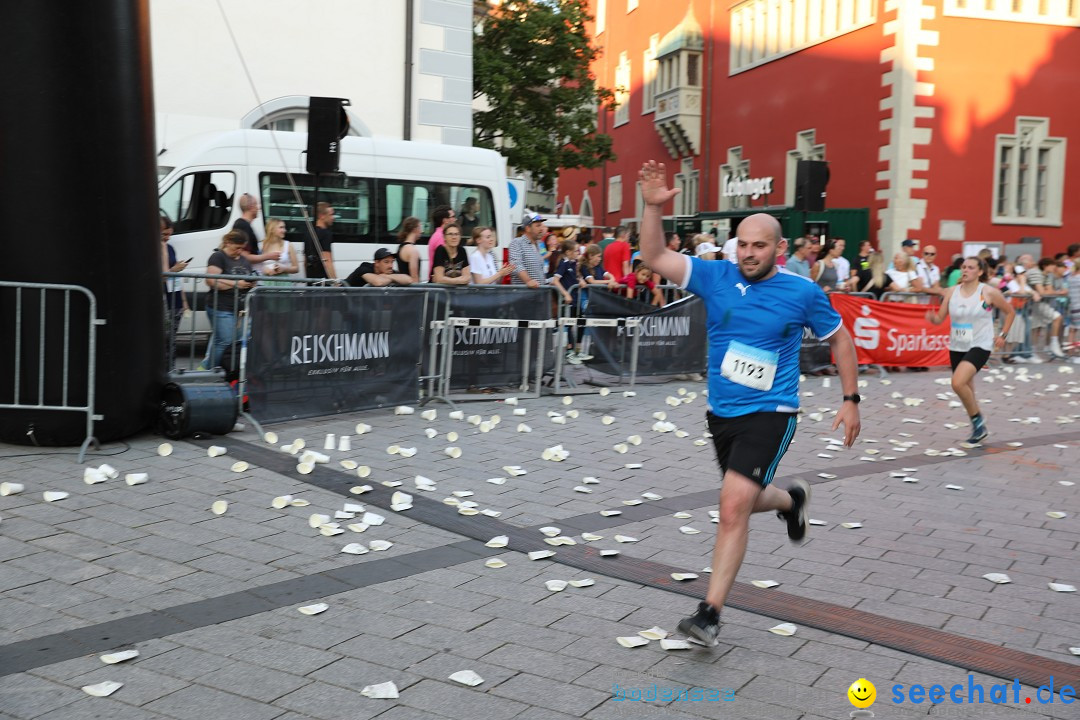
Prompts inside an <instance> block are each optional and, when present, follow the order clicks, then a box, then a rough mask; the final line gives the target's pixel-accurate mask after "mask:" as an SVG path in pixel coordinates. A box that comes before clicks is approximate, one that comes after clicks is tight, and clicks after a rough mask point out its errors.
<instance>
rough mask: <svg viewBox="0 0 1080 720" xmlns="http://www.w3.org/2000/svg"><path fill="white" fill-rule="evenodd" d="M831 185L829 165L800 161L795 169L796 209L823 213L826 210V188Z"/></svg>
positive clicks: (821, 161) (813, 161)
mask: <svg viewBox="0 0 1080 720" xmlns="http://www.w3.org/2000/svg"><path fill="white" fill-rule="evenodd" d="M828 184H829V163H827V162H825V161H824V160H800V161H799V162H798V165H797V166H796V168H795V209H796V210H801V211H803V212H821V211H822V210H824V209H825V186H826V185H828Z"/></svg>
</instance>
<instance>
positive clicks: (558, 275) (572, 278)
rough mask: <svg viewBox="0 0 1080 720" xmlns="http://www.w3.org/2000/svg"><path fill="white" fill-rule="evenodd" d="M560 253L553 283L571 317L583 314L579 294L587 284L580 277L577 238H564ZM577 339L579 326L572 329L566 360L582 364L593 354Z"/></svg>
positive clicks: (574, 363) (561, 242)
mask: <svg viewBox="0 0 1080 720" xmlns="http://www.w3.org/2000/svg"><path fill="white" fill-rule="evenodd" d="M558 252H559V254H560V255H561V257H562V260H561V261H560V262H559V266H558V267H557V268H556V269H555V274H554V275H552V276H551V277H552V280H553V283H552V284H553V285H554V286H555V287H556V288H558V289H559V293H560V294H561V295H562V298H563V301H564V302H565V303H566V305H567V307H569V308H570V310H569V312H570V316H571V317H575V318H576V317H580V316H581V301H580V299H579V295H580V294H581V293H580V290H581V288H583V287H585V286H586V283H585V280H584V278H581V277H578V267H579V262H580V255H581V254H580V253H579V252H578V245H577V240H573V239H563V240H561V241H560V242H559V250H558ZM575 340H578V341H579V340H580V338H579V337H578V333H577V328H573V329H572V330H571V331H570V337H569V342H568V343H567V344H566V361H567V362H568V363H570V364H571V365H580V364H581V363H582V361H583V360H591V359H592V356H591V355H585V354H584V353H582V352H580V351H579V348H577V347H576V345H575Z"/></svg>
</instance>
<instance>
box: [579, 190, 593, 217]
mask: <svg viewBox="0 0 1080 720" xmlns="http://www.w3.org/2000/svg"><path fill="white" fill-rule="evenodd" d="M581 216H582V217H590V218H591V217H595V216H594V215H593V208H592V197H590V196H589V191H588V190H585V191H584V192H582V193H581Z"/></svg>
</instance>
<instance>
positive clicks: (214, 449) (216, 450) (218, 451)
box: [206, 445, 228, 457]
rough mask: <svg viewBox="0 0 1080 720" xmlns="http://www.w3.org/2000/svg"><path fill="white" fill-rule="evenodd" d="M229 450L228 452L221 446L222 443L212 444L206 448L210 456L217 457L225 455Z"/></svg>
mask: <svg viewBox="0 0 1080 720" xmlns="http://www.w3.org/2000/svg"><path fill="white" fill-rule="evenodd" d="M227 452H228V450H226V449H225V448H223V447H221V446H220V445H211V446H210V447H208V448H206V454H207V455H209V456H210V457H217V456H219V455H224V454H225V453H227Z"/></svg>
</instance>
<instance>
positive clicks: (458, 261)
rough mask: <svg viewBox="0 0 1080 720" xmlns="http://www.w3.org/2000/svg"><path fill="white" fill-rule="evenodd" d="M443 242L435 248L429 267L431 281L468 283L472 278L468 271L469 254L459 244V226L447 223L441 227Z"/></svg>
mask: <svg viewBox="0 0 1080 720" xmlns="http://www.w3.org/2000/svg"><path fill="white" fill-rule="evenodd" d="M443 240H444V242H443V244H442V245H440V246H439V247H437V248H435V264H434V265H432V268H431V282H433V283H438V284H440V285H468V284H469V281H470V280H471V279H472V273H470V272H469V256H468V255H467V254H466V252H465V248H463V247H462V246H461V228H460V227H459V226H458V225H456V224H454V225H447V226H446V227H445V228H443Z"/></svg>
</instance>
